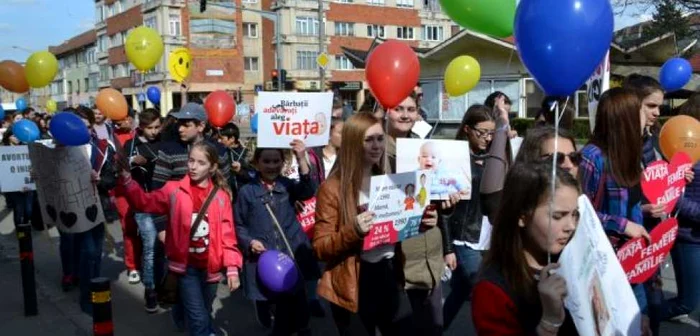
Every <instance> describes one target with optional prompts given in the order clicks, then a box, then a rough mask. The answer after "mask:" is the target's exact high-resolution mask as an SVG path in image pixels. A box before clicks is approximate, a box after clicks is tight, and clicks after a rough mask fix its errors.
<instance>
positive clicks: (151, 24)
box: [143, 16, 158, 29]
mask: <svg viewBox="0 0 700 336" xmlns="http://www.w3.org/2000/svg"><path fill="white" fill-rule="evenodd" d="M157 24H158V21H156V17H155V16H152V17H149V18H148V19H145V20H143V25H144V26H146V27H148V28H153V29H156V25H157Z"/></svg>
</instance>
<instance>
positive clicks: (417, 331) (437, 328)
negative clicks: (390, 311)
mask: <svg viewBox="0 0 700 336" xmlns="http://www.w3.org/2000/svg"><path fill="white" fill-rule="evenodd" d="M406 293H407V294H408V299H409V300H410V301H411V309H412V310H413V317H412V318H411V322H412V323H413V328H411V335H416V336H431V335H442V329H443V328H442V325H443V317H442V286H441V284H440V283H438V284H437V285H436V286H435V288H433V289H409V290H407V291H406Z"/></svg>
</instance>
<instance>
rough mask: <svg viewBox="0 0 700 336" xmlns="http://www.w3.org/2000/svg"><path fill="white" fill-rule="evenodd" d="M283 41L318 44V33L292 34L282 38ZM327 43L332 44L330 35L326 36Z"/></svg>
mask: <svg viewBox="0 0 700 336" xmlns="http://www.w3.org/2000/svg"><path fill="white" fill-rule="evenodd" d="M282 42H283V43H299V44H314V45H316V44H318V35H301V34H290V35H286V36H285V37H284V38H282ZM324 44H325V45H330V44H331V38H330V36H328V35H326V36H325V41H324Z"/></svg>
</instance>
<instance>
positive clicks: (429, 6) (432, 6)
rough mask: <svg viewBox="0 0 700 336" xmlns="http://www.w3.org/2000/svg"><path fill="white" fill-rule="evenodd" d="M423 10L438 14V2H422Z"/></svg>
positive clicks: (429, 0) (433, 0) (432, 0)
mask: <svg viewBox="0 0 700 336" xmlns="http://www.w3.org/2000/svg"><path fill="white" fill-rule="evenodd" d="M423 8H424V9H425V10H429V11H431V12H440V11H441V9H440V2H439V0H423Z"/></svg>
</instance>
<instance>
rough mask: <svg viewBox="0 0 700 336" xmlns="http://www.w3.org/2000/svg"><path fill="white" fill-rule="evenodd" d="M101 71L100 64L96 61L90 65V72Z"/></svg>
mask: <svg viewBox="0 0 700 336" xmlns="http://www.w3.org/2000/svg"><path fill="white" fill-rule="evenodd" d="M99 72H100V66H99V65H98V64H96V63H92V64H90V65H88V73H91V74H93V73H99Z"/></svg>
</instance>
